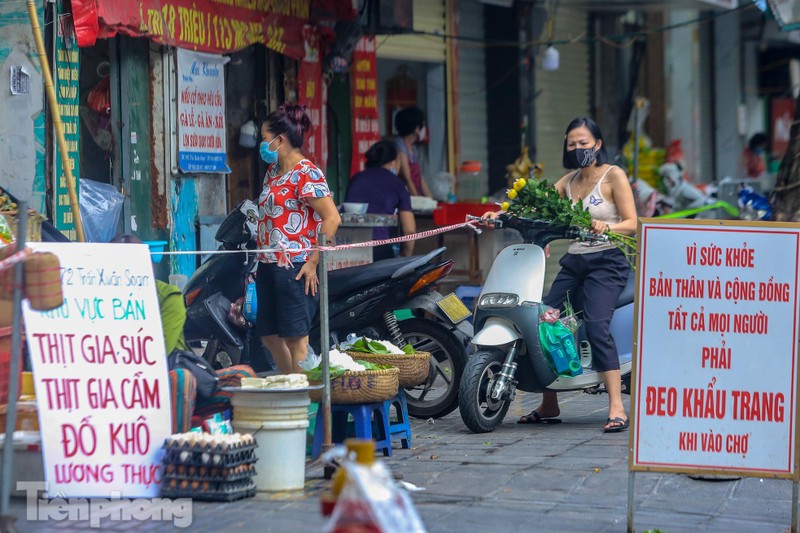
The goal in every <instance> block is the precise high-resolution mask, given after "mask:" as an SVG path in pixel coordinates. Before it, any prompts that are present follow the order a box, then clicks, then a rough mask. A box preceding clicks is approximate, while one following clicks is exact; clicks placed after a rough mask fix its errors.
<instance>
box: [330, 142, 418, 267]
mask: <svg viewBox="0 0 800 533" xmlns="http://www.w3.org/2000/svg"><path fill="white" fill-rule="evenodd" d="M366 159H367V161H366V164H365V166H366V170H363V171H361V172H359V173H358V174H356V175H355V176H353V177H352V179H351V180H350V185H349V186H348V187H347V194H346V195H345V202H359V203H366V204H369V207H368V208H367V213H375V214H383V215H394V214H397V215H398V216H399V219H400V229H401V230H402V232H403V235H410V234H412V233H414V232H415V231H416V230H417V224H416V221H415V220H414V213H413V212H412V211H411V195H410V194H409V192H408V189H407V188H406V186H405V184H404V183H403V180H402V179H401V178H399V177H398V176H397V173H398V172H399V169H400V160H399V158H398V153H397V148H396V147H395V145H394V143H392V142H391V141H378V142H376V143H375V144H373V145H372V146H371V147H370V148H369V150H367V153H366ZM389 233H390V228H375V230H374V231H373V234H372V238H373V239H376V240H377V239H388V238H389ZM413 251H414V241H409V242H404V243H403V244H402V246H401V248H400V255H406V256H407V255H411V253H412V252H413ZM394 256H395V254H394V249H393V247H392V245H390V244H386V245H383V246H378V247H376V248H375V249H374V250H373V252H372V257H373V260H374V261H380V260H381V259H389V258H392V257H394Z"/></svg>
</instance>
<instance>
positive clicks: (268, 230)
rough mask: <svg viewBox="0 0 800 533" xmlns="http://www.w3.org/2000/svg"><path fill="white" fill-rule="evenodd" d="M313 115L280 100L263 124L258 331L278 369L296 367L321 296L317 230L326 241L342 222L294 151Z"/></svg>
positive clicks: (311, 168)
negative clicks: (318, 292)
mask: <svg viewBox="0 0 800 533" xmlns="http://www.w3.org/2000/svg"><path fill="white" fill-rule="evenodd" d="M310 128H311V120H310V119H309V118H308V115H307V114H306V112H305V106H302V105H298V104H284V105H282V106H281V107H279V108H278V110H277V111H273V112H272V113H270V114H269V116H267V118H266V120H265V121H264V124H263V125H262V126H261V137H262V139H263V142H262V143H261V146H260V150H259V151H260V154H261V158H262V159H263V160H264V161H265V162H266V163H267V164H268V167H267V175H266V176H265V177H264V189H263V191H262V192H261V196H260V197H259V199H258V210H259V221H258V246H259V248H261V249H271V250H276V249H280V250H281V252H278V253H275V252H264V253H263V254H261V262H260V263H259V266H258V273H257V281H256V287H257V292H258V320H257V324H256V328H257V332H258V334H259V335H260V336H261V340H262V342H263V343H264V345H265V346H266V347H267V348H268V349H269V351H270V352H272V356H273V357H274V358H275V362H276V363H277V365H278V369H279V370H280V371H281V373H282V374H290V373H292V372H300V367H299V365H298V363H299V362H300V361H302V360H303V359H305V357H306V347H307V345H308V333H309V331H310V330H311V322H312V320H313V318H314V314H315V313H316V309H317V304H318V300H319V296H318V295H317V288H318V286H319V280H318V278H317V264H318V263H319V252H311V251H309V250H308V249H309V248H312V247H314V246H316V245H317V236H318V235H319V234H320V233H323V234H325V236H326V237H327V239H328V240H329V241H330V240H331V239H332V238H333V236H334V235H335V234H336V230H337V228H338V227H339V224H340V223H341V218H340V217H339V212H338V211H337V210H336V205H335V204H334V203H333V199H332V198H331V192H330V189H329V188H328V183H327V182H326V181H325V174H323V173H322V171H321V170H320V169H319V168H317V166H316V165H314V163H312V162H311V161H309V160H308V159H306V157H305V156H304V155H303V154H302V152H301V151H300V149H301V148H302V146H303V139H304V137H305V134H306V132H307V131H308V130H309V129H310Z"/></svg>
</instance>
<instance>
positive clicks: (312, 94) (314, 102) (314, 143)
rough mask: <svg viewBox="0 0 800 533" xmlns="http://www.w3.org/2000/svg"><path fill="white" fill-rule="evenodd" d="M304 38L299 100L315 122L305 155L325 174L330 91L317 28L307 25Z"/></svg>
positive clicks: (309, 134) (299, 76) (298, 73)
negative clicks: (323, 67)
mask: <svg viewBox="0 0 800 533" xmlns="http://www.w3.org/2000/svg"><path fill="white" fill-rule="evenodd" d="M303 36H304V39H305V57H303V61H302V62H301V63H300V69H299V70H298V72H297V86H298V94H299V98H298V100H299V101H300V103H301V104H304V105H305V106H306V113H307V114H308V117H309V118H310V119H311V131H310V132H309V133H308V134H307V137H306V147H307V149H306V152H305V154H306V156H308V158H309V159H310V160H311V161H313V162H314V163H315V164H316V165H317V166H318V167H319V168H321V169H323V171H324V170H325V168H327V166H328V134H327V132H328V127H327V113H326V111H325V110H326V109H327V93H328V89H327V87H326V85H325V80H324V79H323V77H322V59H321V56H320V50H319V34H318V33H317V31H316V29H315V28H314V27H313V26H306V27H305V29H304V32H303Z"/></svg>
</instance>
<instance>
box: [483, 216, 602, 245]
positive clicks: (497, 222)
mask: <svg viewBox="0 0 800 533" xmlns="http://www.w3.org/2000/svg"><path fill="white" fill-rule="evenodd" d="M467 220H479V221H480V222H481V223H482V224H484V225H486V226H490V227H494V228H511V229H516V230H517V231H520V232H521V233H522V234H523V237H525V240H526V241H528V242H537V243H538V244H541V245H544V244H546V243H547V242H550V241H553V240H557V239H577V240H580V241H584V242H597V243H604V242H608V235H601V234H597V233H592V232H591V231H589V230H588V229H585V228H578V227H574V226H563V225H558V224H554V223H552V222H550V221H547V220H533V219H529V218H525V217H516V216H511V215H509V214H507V213H502V214H500V215H498V216H497V217H496V218H482V217H478V216H473V215H467Z"/></svg>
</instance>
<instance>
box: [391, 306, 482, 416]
mask: <svg viewBox="0 0 800 533" xmlns="http://www.w3.org/2000/svg"><path fill="white" fill-rule="evenodd" d="M399 326H400V331H401V333H402V334H403V338H405V340H406V342H408V343H409V344H411V345H412V346H413V347H414V348H415V349H417V350H420V351H423V352H430V354H431V369H430V374H429V376H428V380H427V381H426V382H425V383H423V384H422V385H420V386H418V387H413V388H411V389H406V400H407V401H408V414H409V415H411V416H413V417H415V418H440V417H443V416H445V415H447V414H450V413H452V412H453V411H455V409H456V407H458V389H459V384H460V383H461V374H462V372H463V371H464V365H465V364H466V362H467V353H466V350H465V348H464V346H463V345H462V344H461V343H460V342H459V340H458V338H457V337H456V336H455V335H453V334H452V333H451V332H450V331H448V330H447V328H445V327H443V326H441V325H439V324H437V323H435V322H431V321H430V320H422V319H419V318H410V319H408V320H402V321H400V324H399Z"/></svg>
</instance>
